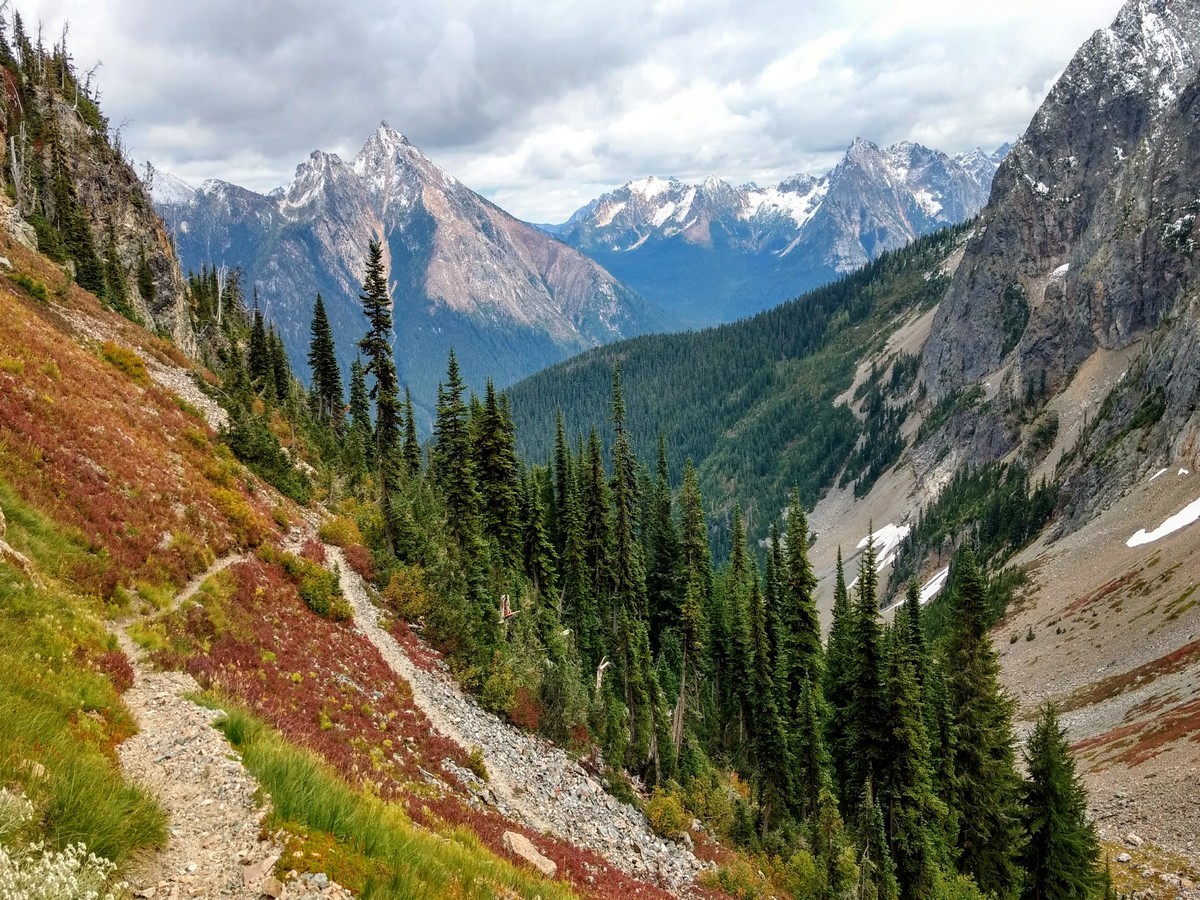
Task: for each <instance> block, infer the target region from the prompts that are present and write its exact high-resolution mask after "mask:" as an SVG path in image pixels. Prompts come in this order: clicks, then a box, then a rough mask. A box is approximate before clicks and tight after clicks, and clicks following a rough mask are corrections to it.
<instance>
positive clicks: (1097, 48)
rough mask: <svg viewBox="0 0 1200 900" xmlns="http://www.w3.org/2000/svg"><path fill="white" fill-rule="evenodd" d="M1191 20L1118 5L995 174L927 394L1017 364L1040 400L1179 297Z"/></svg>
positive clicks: (1187, 219) (1166, 6)
mask: <svg viewBox="0 0 1200 900" xmlns="http://www.w3.org/2000/svg"><path fill="white" fill-rule="evenodd" d="M1198 59H1200V9H1198V8H1197V7H1196V5H1195V4H1191V3H1173V2H1170V0H1131V2H1129V3H1128V4H1126V6H1125V7H1124V8H1123V9H1122V10H1121V12H1120V14H1119V15H1118V16H1117V19H1116V21H1114V23H1113V24H1112V26H1111V27H1109V28H1105V29H1103V30H1101V31H1097V32H1096V33H1095V34H1094V35H1093V36H1092V37H1091V39H1089V40H1088V42H1087V43H1086V44H1084V45H1083V47H1082V48H1081V49H1080V50H1079V52H1078V53H1077V54H1076V55H1075V58H1074V59H1073V60H1072V61H1071V63H1070V65H1069V66H1068V67H1067V69H1066V71H1065V72H1064V73H1063V76H1062V78H1061V79H1060V80H1059V81H1058V83H1057V84H1056V85H1055V86H1054V88H1053V89H1052V90H1051V92H1050V94H1049V96H1048V97H1047V98H1046V100H1045V102H1044V103H1043V104H1042V106H1041V108H1040V109H1039V110H1038V112H1037V114H1036V115H1035V116H1034V118H1033V121H1032V123H1031V124H1030V126H1029V128H1028V130H1027V131H1026V132H1025V134H1024V136H1023V137H1022V138H1021V139H1020V141H1018V143H1017V145H1016V146H1015V147H1014V148H1013V149H1012V152H1011V153H1010V154H1009V156H1008V157H1007V159H1006V160H1005V161H1004V163H1003V164H1001V166H1000V168H999V170H998V171H997V173H996V177H995V180H994V182H993V186H992V194H991V198H990V200H989V203H988V206H987V208H986V210H985V211H984V213H983V215H982V217H981V222H980V226H979V228H978V229H977V231H976V233H975V235H974V237H973V238H972V240H971V241H970V243H969V244H968V247H967V251H966V255H965V257H964V260H963V263H962V265H961V266H960V267H959V269H958V271H957V272H956V273H955V276H954V279H953V282H952V284H951V287H950V291H949V294H948V295H947V297H946V299H945V300H944V301H943V302H942V304H941V307H940V309H939V310H938V315H937V318H936V320H935V321H934V325H933V329H932V333H931V336H930V340H929V342H928V344H927V346H926V348H925V353H924V359H923V368H924V373H925V378H926V383H927V385H928V387H929V391H930V395H931V396H932V397H933V398H934V399H937V398H940V397H942V396H945V395H946V394H947V393H949V392H950V391H953V390H955V389H957V388H961V387H963V386H965V385H967V384H970V383H971V382H973V381H976V380H978V379H979V378H981V377H982V376H983V375H985V374H986V373H989V372H992V371H995V370H996V369H997V368H999V367H1000V365H1001V363H1002V361H1003V360H1005V358H1006V357H1007V356H1009V355H1010V354H1013V355H1014V356H1015V359H1016V366H1015V367H1014V375H1015V379H1016V383H1015V384H1014V387H1016V388H1017V389H1018V390H1019V389H1020V388H1021V387H1022V386H1023V384H1022V380H1023V379H1026V378H1030V377H1033V378H1037V379H1039V381H1040V379H1041V378H1042V377H1043V376H1042V373H1045V377H1046V379H1047V382H1048V384H1049V386H1050V387H1051V388H1053V387H1054V386H1056V385H1059V384H1061V383H1062V381H1063V380H1064V379H1065V378H1066V377H1067V376H1068V375H1069V374H1070V373H1071V372H1072V371H1073V369H1074V368H1075V367H1076V366H1078V365H1079V364H1080V363H1081V362H1082V361H1083V360H1084V359H1086V358H1087V357H1088V356H1090V355H1091V353H1092V352H1093V351H1094V350H1095V349H1096V348H1097V347H1121V346H1125V345H1127V344H1129V343H1130V342H1131V341H1133V340H1136V339H1138V338H1140V337H1142V336H1144V335H1145V334H1146V333H1147V332H1148V331H1149V330H1150V329H1152V328H1154V327H1155V326H1156V325H1157V324H1158V323H1159V322H1160V321H1162V319H1163V316H1164V315H1165V314H1166V313H1167V311H1168V310H1169V309H1170V308H1171V306H1172V304H1173V303H1174V302H1175V301H1176V300H1177V299H1178V297H1179V296H1180V295H1181V291H1182V289H1183V287H1184V286H1185V285H1186V284H1187V283H1188V275H1189V274H1190V270H1191V255H1192V244H1191V241H1192V238H1191V230H1192V223H1193V222H1194V219H1195V214H1196V212H1197V210H1196V204H1197V197H1198V196H1200V174H1197V173H1198V172H1200V170H1198V169H1197V168H1196V166H1195V154H1196V141H1197V131H1196V128H1195V124H1196V123H1195V121H1194V120H1195V110H1194V108H1193V107H1194V105H1195V99H1196V86H1195V78H1196V70H1197V62H1198Z"/></svg>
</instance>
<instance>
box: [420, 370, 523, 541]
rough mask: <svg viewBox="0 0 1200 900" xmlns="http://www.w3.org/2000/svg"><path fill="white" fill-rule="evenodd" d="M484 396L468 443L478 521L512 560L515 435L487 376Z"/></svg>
mask: <svg viewBox="0 0 1200 900" xmlns="http://www.w3.org/2000/svg"><path fill="white" fill-rule="evenodd" d="M484 397H485V399H484V402H483V409H482V412H481V413H480V415H479V420H478V425H477V427H476V429H475V439H474V441H473V442H472V447H473V449H474V455H475V480H476V485H477V489H478V492H479V507H478V508H479V512H480V521H481V524H482V525H483V531H484V534H485V535H487V536H489V537H491V538H494V539H495V541H496V543H497V544H498V545H499V547H500V549H501V551H502V552H503V553H504V554H505V555H506V556H507V557H508V559H509V560H510V561H515V560H516V558H517V557H518V552H519V548H520V521H519V518H518V515H519V503H518V498H519V491H520V485H519V484H518V483H517V451H516V447H515V437H514V435H513V433H512V432H511V430H510V423H509V422H507V421H506V417H505V416H504V415H503V414H502V412H501V409H500V403H499V402H498V401H497V399H496V389H495V387H494V386H493V385H492V380H491V379H490V378H489V379H488V381H487V389H486V391H485V393H484ZM439 440H440V438H439Z"/></svg>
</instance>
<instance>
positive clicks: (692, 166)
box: [17, 0, 1120, 222]
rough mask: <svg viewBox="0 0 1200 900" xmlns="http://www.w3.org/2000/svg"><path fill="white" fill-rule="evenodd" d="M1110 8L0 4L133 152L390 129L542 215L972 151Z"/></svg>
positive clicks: (237, 149) (314, 140)
mask: <svg viewBox="0 0 1200 900" xmlns="http://www.w3.org/2000/svg"><path fill="white" fill-rule="evenodd" d="M1119 6H1120V3H1119V2H1118V0H1049V2H1048V0H1005V2H1003V3H993V2H986V3H985V2H972V0H953V2H949V0H550V2H547V0H492V2H482V0H420V2H417V0H355V2H346V0H340V2H327V0H271V2H268V0H204V2H198V0H41V2H38V3H36V4H32V5H31V4H30V3H29V2H28V0H24V2H22V0H17V7H18V8H19V9H21V11H22V13H23V15H25V17H26V19H27V20H33V19H35V18H36V19H40V20H41V21H42V22H43V24H44V26H45V29H46V32H47V34H48V35H54V36H57V35H58V34H59V33H60V31H61V29H62V25H63V23H64V22H66V21H69V23H70V37H69V42H68V47H69V48H70V51H71V54H72V56H73V57H74V59H75V61H76V65H77V67H78V68H79V69H80V70H86V69H88V68H90V67H91V66H92V65H93V64H94V63H95V62H97V61H99V62H100V63H102V65H101V67H100V69H99V70H98V74H97V77H98V79H99V85H100V88H101V91H102V98H101V103H102V106H103V108H104V110H105V112H106V113H107V114H108V116H109V118H110V119H111V120H112V122H113V124H114V125H123V132H122V134H123V137H124V141H125V144H126V146H127V148H128V150H129V153H130V154H131V155H132V156H133V157H134V158H135V159H137V160H138V161H143V160H147V159H148V160H150V161H151V162H153V163H154V165H155V166H156V167H158V168H160V169H163V170H166V171H170V172H172V173H174V174H176V175H179V176H180V177H182V178H184V179H186V180H188V181H190V182H192V183H193V184H199V183H200V182H201V181H203V180H204V179H206V178H223V179H225V180H227V181H233V182H235V183H238V184H242V185H244V186H246V187H250V188H253V189H257V190H263V191H266V190H270V189H271V188H273V187H276V186H278V185H282V184H287V183H288V182H289V181H290V180H291V177H292V173H293V172H294V170H295V167H296V165H297V164H298V163H299V162H300V161H302V160H303V159H305V158H306V157H307V155H308V153H309V152H310V151H311V150H313V149H318V148H319V149H322V150H330V151H334V152H337V153H339V154H341V155H342V156H343V157H346V158H350V157H352V156H353V155H354V153H355V152H356V151H357V149H358V148H359V147H360V146H361V145H362V143H363V142H364V141H365V140H366V138H367V136H368V135H369V134H370V133H371V131H372V130H373V129H374V128H375V127H376V126H377V125H378V123H379V122H380V120H387V121H388V122H389V123H390V124H391V125H392V126H393V127H394V128H397V129H398V130H400V131H402V132H404V133H405V134H406V135H408V137H409V138H410V139H411V140H412V141H413V142H414V143H415V144H417V145H418V146H419V147H421V148H422V149H423V150H424V151H425V152H426V153H427V154H428V155H430V156H431V157H433V159H434V160H436V161H437V162H438V163H440V164H441V165H442V166H443V167H444V168H446V169H447V170H448V171H450V172H452V173H453V174H455V175H456V176H458V177H459V178H461V179H462V180H463V181H464V182H466V183H467V184H468V185H470V186H471V187H473V188H475V189H476V190H477V191H479V192H480V193H482V194H484V195H486V196H488V197H489V198H491V199H493V200H494V201H496V202H497V203H499V204H500V205H501V206H503V207H504V208H506V209H508V210H509V211H510V212H512V213H514V214H515V215H517V216H520V217H521V218H524V219H527V220H531V221H542V222H558V221H562V220H564V219H566V217H567V216H568V215H569V214H570V213H571V212H572V211H574V210H575V209H576V208H577V207H579V206H580V205H582V204H583V203H585V202H586V201H587V200H589V199H591V198H592V197H594V196H596V195H597V194H599V193H601V192H603V191H604V190H608V189H611V188H612V187H615V186H617V185H619V184H622V183H624V182H625V181H628V180H630V179H631V178H637V177H641V176H643V175H649V174H656V175H677V176H679V177H681V178H685V179H700V178H703V177H704V176H705V175H708V174H717V175H719V176H721V177H723V178H726V179H728V180H730V181H734V182H742V181H749V180H754V181H757V182H759V183H760V184H764V183H770V182H773V181H778V180H779V179H781V178H783V177H786V176H787V175H790V174H793V173H795V172H799V171H804V172H812V173H814V174H817V173H820V172H823V171H825V170H826V169H828V168H829V167H830V166H831V165H833V163H835V162H836V161H837V159H838V157H839V156H840V155H841V153H842V152H843V151H844V149H845V147H846V146H847V145H848V144H849V143H850V141H851V140H853V138H854V137H856V136H862V137H865V138H868V139H870V140H873V141H876V142H878V143H883V144H887V143H893V142H896V141H899V140H904V139H908V140H913V141H918V142H920V143H924V144H928V145H930V146H934V147H938V148H941V149H944V150H947V151H949V152H955V151H959V150H965V149H969V148H971V147H974V146H983V147H985V148H988V149H992V148H994V147H996V146H997V145H999V144H1000V143H1002V142H1003V141H1005V140H1011V139H1013V138H1015V137H1016V136H1017V135H1019V134H1020V132H1021V131H1023V130H1024V127H1025V125H1026V123H1027V122H1028V120H1029V118H1030V116H1031V115H1032V114H1033V111H1034V110H1035V109H1036V108H1037V105H1038V104H1039V103H1040V102H1041V99H1042V98H1043V97H1044V95H1045V93H1046V91H1047V90H1048V89H1049V87H1050V85H1051V84H1052V83H1053V81H1054V79H1055V77H1056V76H1057V75H1058V73H1059V72H1061V71H1062V69H1063V67H1064V66H1065V65H1066V63H1067V61H1068V60H1069V59H1070V57H1071V55H1072V54H1073V53H1074V51H1075V50H1076V48H1077V47H1078V46H1079V44H1081V43H1082V42H1083V41H1084V40H1085V39H1086V38H1087V36H1088V35H1089V34H1091V32H1092V31H1094V30H1095V29H1097V28H1100V27H1103V26H1105V25H1107V24H1108V23H1109V22H1110V21H1111V20H1112V18H1113V16H1114V15H1115V13H1116V11H1117V9H1118V8H1119ZM48 42H50V41H49V40H48Z"/></svg>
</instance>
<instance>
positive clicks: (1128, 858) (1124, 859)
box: [1117, 853, 1133, 865]
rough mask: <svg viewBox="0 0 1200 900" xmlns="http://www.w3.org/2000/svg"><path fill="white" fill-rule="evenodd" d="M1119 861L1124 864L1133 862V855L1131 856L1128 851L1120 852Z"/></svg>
mask: <svg viewBox="0 0 1200 900" xmlns="http://www.w3.org/2000/svg"><path fill="white" fill-rule="evenodd" d="M1117 862H1119V863H1121V864H1122V865H1124V864H1126V863H1131V862H1133V857H1132V856H1130V855H1129V854H1128V853H1118V854H1117Z"/></svg>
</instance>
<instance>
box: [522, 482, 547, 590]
mask: <svg viewBox="0 0 1200 900" xmlns="http://www.w3.org/2000/svg"><path fill="white" fill-rule="evenodd" d="M522 493H523V499H522V507H523V509H522V510H521V519H522V524H523V528H522V537H521V550H522V556H523V557H524V563H525V574H527V575H528V576H529V579H530V581H532V582H533V589H534V592H535V593H536V594H538V595H542V594H552V593H553V592H554V583H555V573H554V547H553V546H552V545H551V543H550V536H549V535H548V534H547V533H546V522H545V518H546V515H545V510H543V508H542V499H541V492H540V491H539V490H538V479H537V475H536V473H533V472H531V473H529V475H528V477H527V478H526V479H525V485H524V488H523V491H522Z"/></svg>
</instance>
